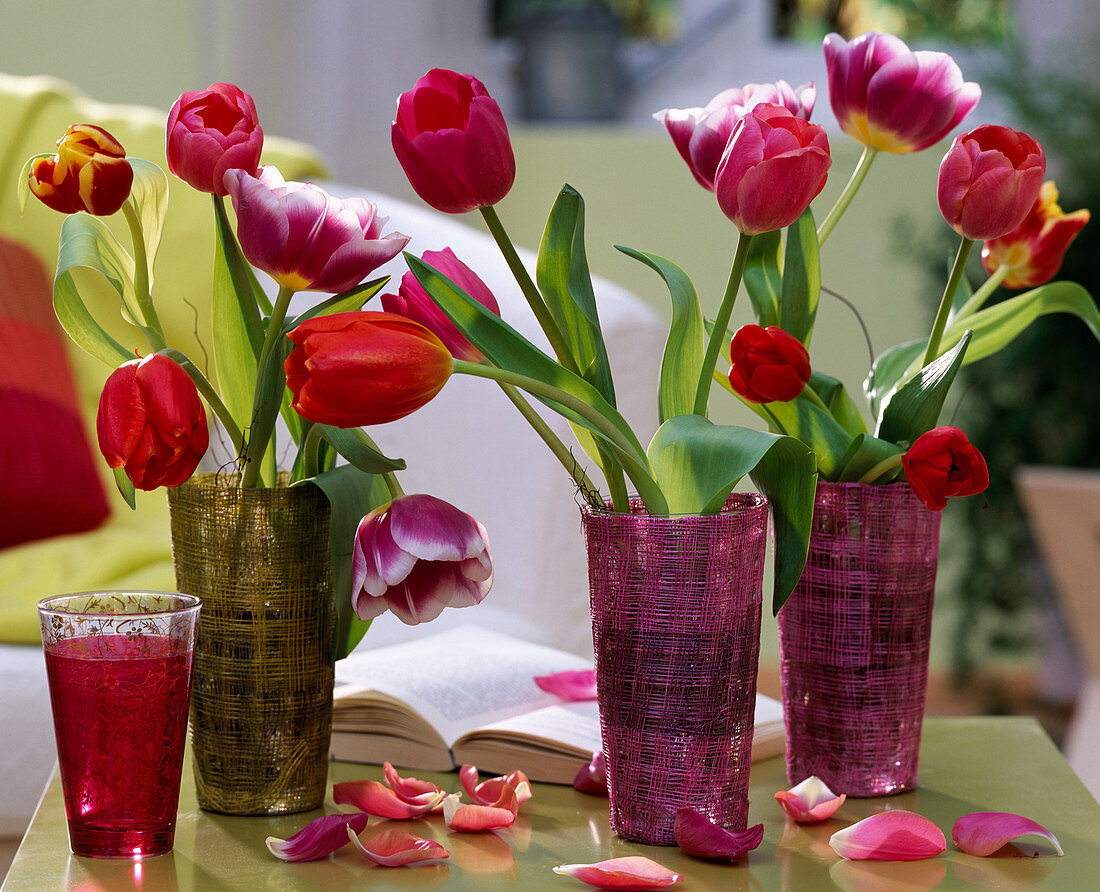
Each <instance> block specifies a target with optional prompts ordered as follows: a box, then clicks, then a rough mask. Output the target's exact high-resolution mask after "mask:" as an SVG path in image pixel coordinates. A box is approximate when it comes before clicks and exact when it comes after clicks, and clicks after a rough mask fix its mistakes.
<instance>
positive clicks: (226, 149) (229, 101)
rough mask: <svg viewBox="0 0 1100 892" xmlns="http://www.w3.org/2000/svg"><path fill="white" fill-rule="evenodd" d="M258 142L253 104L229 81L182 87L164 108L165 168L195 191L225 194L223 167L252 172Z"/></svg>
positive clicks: (260, 137) (259, 133)
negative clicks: (169, 106)
mask: <svg viewBox="0 0 1100 892" xmlns="http://www.w3.org/2000/svg"><path fill="white" fill-rule="evenodd" d="M263 146H264V132H263V130H262V129H261V128H260V124H259V119H258V118H257V116H256V104H255V103H254V102H253V101H252V97H251V96H249V95H248V94H247V93H246V92H244V90H242V89H241V88H240V87H236V86H234V85H233V84H211V85H210V86H209V87H207V88H206V89H205V90H193V91H191V92H190V93H184V94H183V95H182V96H180V98H179V99H177V100H176V104H175V105H173V106H172V110H171V111H170V112H169V113H168V138H167V145H166V153H167V156H168V169H169V170H170V171H172V173H174V174H175V175H176V176H177V177H179V178H180V179H181V180H183V181H184V182H185V183H188V184H189V185H191V186H193V187H194V188H196V189H198V190H199V191H200V192H212V193H214V194H215V195H222V196H224V195H226V194H228V193H227V187H226V184H225V172H226V171H227V170H232V169H233V168H240V169H242V170H246V171H248V172H249V173H250V174H255V173H256V171H257V170H258V169H259V166H260V152H261V151H262V149H263Z"/></svg>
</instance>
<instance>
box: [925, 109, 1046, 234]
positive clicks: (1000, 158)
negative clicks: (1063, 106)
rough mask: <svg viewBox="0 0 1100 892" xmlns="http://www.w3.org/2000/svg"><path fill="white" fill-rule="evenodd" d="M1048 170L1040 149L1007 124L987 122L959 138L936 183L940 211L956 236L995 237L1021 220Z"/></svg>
mask: <svg viewBox="0 0 1100 892" xmlns="http://www.w3.org/2000/svg"><path fill="white" fill-rule="evenodd" d="M1044 173H1046V156H1045V155H1044V154H1043V148H1042V146H1040V145H1039V143H1038V142H1036V141H1035V140H1034V139H1033V138H1032V137H1030V136H1028V135H1027V134H1026V133H1021V132H1020V131H1018V130H1013V129H1012V128H1011V127H1003V126H1001V125H999V124H987V125H985V126H984V127H978V128H977V129H976V130H971V131H970V132H969V133H964V134H962V135H961V136H959V137H957V138H956V139H955V141H954V142H953V143H952V144H951V148H950V149H948V150H947V154H946V155H944V156H943V161H942V162H941V163H940V172H939V177H938V179H937V182H936V197H937V200H938V201H939V205H940V213H942V214H943V218H944V219H945V220H946V221H947V224H948V225H949V226H950V227H951V228H952V229H954V230H955V231H956V232H957V233H959V235H962V236H964V237H966V238H969V239H975V240H978V239H993V238H997V237H999V236H1002V235H1006V234H1007V233H1009V232H1012V231H1013V230H1014V229H1016V227H1018V226H1019V225H1020V224H1021V223H1023V222H1024V218H1025V217H1027V215H1028V212H1029V211H1030V210H1031V208H1032V206H1033V205H1034V204H1035V202H1036V200H1038V198H1039V190H1040V189H1042V186H1043V174H1044Z"/></svg>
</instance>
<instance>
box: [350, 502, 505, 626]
mask: <svg viewBox="0 0 1100 892" xmlns="http://www.w3.org/2000/svg"><path fill="white" fill-rule="evenodd" d="M492 584H493V562H492V558H491V557H490V553H489V537H488V534H487V533H486V532H485V527H483V526H482V525H481V524H480V523H478V522H477V521H476V520H475V519H474V518H473V517H471V516H470V515H469V514H466V513H465V512H463V511H460V510H459V509H458V508H456V507H454V506H453V505H450V504H448V503H447V502H444V501H443V500H442V499H437V498H435V496H429V495H411V496H402V497H401V498H399V499H394V500H393V501H392V502H390V503H389V504H388V505H384V506H382V507H381V508H378V509H376V510H374V511H372V512H371V513H370V514H368V515H367V516H366V517H364V518H363V519H362V521H360V523H359V529H358V530H357V531H356V533H355V546H354V550H353V553H352V587H351V591H352V600H353V602H354V605H355V612H356V614H357V615H358V616H359V618H360V619H373V618H374V617H376V616H379V615H380V614H382V613H384V612H385V611H386V610H392V611H393V613H394V614H395V615H396V616H397V618H398V619H400V620H401V621H402V622H403V623H407V624H408V625H410V626H411V625H416V624H417V623H423V622H428V621H429V620H432V619H435V618H436V617H437V616H439V614H440V613H441V612H442V611H443V608H444V607H472V606H473V605H475V604H478V603H480V602H481V600H482V599H483V598H484V597H485V595H486V594H488V592H489V589H490V587H491V586H492Z"/></svg>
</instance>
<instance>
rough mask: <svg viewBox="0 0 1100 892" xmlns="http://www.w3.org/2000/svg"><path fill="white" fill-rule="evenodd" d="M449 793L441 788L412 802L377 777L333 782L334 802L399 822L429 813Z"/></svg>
mask: <svg viewBox="0 0 1100 892" xmlns="http://www.w3.org/2000/svg"><path fill="white" fill-rule="evenodd" d="M445 796H446V794H445V793H444V792H443V791H442V790H440V791H439V792H438V793H437V794H435V795H433V796H430V797H426V798H424V799H423V800H422V801H420V802H419V803H411V802H405V801H403V800H401V799H400V798H398V796H397V794H396V793H394V791H393V790H391V789H390V788H389V787H387V786H386V785H385V784H382V783H379V782H378V781H376V780H363V781H343V782H342V783H338V784H333V785H332V801H333V802H335V803H336V804H337V805H350V806H353V807H354V808H357V809H359V810H360V811H362V812H366V813H367V814H368V815H375V816H377V817H379V818H389V819H391V820H397V821H400V820H405V819H406V818H418V817H420V816H421V815H423V814H427V813H428V812H430V811H431V810H432V809H434V808H436V807H437V806H438V805H439V803H440V801H442V800H443V798H444V797H445Z"/></svg>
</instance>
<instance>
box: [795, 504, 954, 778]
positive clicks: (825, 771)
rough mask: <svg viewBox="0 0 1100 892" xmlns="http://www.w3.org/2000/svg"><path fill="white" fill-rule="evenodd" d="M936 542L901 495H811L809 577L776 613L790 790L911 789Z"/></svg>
mask: <svg viewBox="0 0 1100 892" xmlns="http://www.w3.org/2000/svg"><path fill="white" fill-rule="evenodd" d="M939 530H940V513H939V512H938V511H930V510H929V509H928V508H926V507H924V505H922V504H921V502H920V500H919V499H918V498H917V497H916V495H915V494H914V493H913V490H912V489H911V488H910V487H909V485H908V484H907V483H892V484H890V485H888V486H873V485H870V484H863V483H828V482H819V483H818V485H817V495H816V498H815V501H814V517H813V529H812V532H811V535H810V552H809V557H808V559H807V561H806V569H805V570H804V571H803V573H802V578H801V579H800V580H799V583H798V585H797V586H796V587H795V590H794V592H793V593H792V594H791V596H790V599H789V600H788V601H787V603H786V604H785V605H784V606H783V608H782V610H780V611H779V649H780V676H781V682H782V688H783V712H784V719H785V722H786V729H787V778H788V780H789V781H790V782H791V783H792V784H796V783H799V782H801V781H802V780H804V779H805V778H807V777H809V776H810V775H816V776H817V777H819V778H821V779H822V780H823V781H825V783H826V784H827V785H828V786H829V788H830V789H832V790H834V791H836V792H837V793H847V794H848V795H849V796H887V795H890V794H891V793H900V792H903V791H905V790H911V789H913V787H915V786H916V783H917V760H918V750H919V748H920V733H921V722H922V720H923V718H924V696H925V688H926V686H927V680H928V646H929V638H930V635H931V625H932V594H933V589H934V588H935V582H936V563H937V555H938V548H939Z"/></svg>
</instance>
